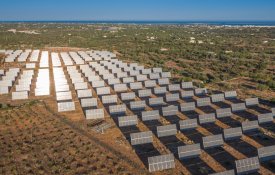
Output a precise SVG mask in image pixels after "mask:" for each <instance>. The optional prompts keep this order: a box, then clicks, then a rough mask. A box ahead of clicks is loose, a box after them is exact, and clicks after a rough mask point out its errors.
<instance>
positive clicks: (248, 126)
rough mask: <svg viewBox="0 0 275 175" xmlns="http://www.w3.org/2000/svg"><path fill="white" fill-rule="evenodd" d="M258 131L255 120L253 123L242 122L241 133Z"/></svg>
mask: <svg viewBox="0 0 275 175" xmlns="http://www.w3.org/2000/svg"><path fill="white" fill-rule="evenodd" d="M258 129H259V124H258V121H257V120H254V121H244V122H242V130H243V133H247V132H251V131H255V130H258Z"/></svg>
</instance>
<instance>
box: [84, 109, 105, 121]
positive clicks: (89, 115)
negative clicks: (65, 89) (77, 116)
mask: <svg viewBox="0 0 275 175" xmlns="http://www.w3.org/2000/svg"><path fill="white" fill-rule="evenodd" d="M85 114H86V119H87V120H90V119H103V118H104V110H103V109H88V110H86V111H85Z"/></svg>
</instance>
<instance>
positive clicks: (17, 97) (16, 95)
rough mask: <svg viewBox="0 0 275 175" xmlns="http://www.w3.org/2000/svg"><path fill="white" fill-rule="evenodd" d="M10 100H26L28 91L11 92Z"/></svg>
mask: <svg viewBox="0 0 275 175" xmlns="http://www.w3.org/2000/svg"><path fill="white" fill-rule="evenodd" d="M11 95H12V97H11V98H12V100H25V99H28V98H29V96H28V91H21V92H12V94H11Z"/></svg>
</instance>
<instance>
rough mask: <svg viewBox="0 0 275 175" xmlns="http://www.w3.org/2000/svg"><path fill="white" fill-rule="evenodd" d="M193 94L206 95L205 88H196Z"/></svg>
mask: <svg viewBox="0 0 275 175" xmlns="http://www.w3.org/2000/svg"><path fill="white" fill-rule="evenodd" d="M195 94H196V95H205V94H207V89H206V88H196V89H195Z"/></svg>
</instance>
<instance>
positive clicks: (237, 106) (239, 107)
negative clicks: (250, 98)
mask: <svg viewBox="0 0 275 175" xmlns="http://www.w3.org/2000/svg"><path fill="white" fill-rule="evenodd" d="M231 110H232V112H239V111H245V110H246V106H245V103H235V104H231Z"/></svg>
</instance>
